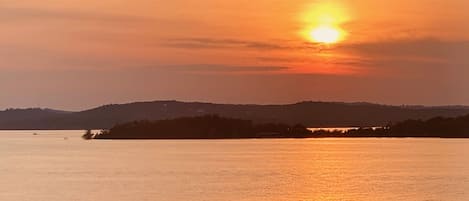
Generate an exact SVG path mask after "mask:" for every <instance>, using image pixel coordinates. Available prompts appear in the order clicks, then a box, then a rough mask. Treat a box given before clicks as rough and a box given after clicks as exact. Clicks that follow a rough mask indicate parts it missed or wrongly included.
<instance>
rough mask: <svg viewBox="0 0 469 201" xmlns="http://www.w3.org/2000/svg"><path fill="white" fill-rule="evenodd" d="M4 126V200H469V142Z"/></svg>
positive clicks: (0, 151) (0, 145)
mask: <svg viewBox="0 0 469 201" xmlns="http://www.w3.org/2000/svg"><path fill="white" fill-rule="evenodd" d="M32 133H34V131H1V132H0V200H1V201H144V200H151V201H159V200H162V201H166V200H168V201H172V200H177V201H179V200H181V201H186V200H194V201H258V200H269V201H275V200H279V201H283V200H287V201H288V200H298V201H300V200H304V201H306V200H319V201H322V200H370V201H371V200H373V201H375V200H393V201H394V200H409V201H410V200H412V201H415V200H417V201H418V200H422V201H433V200H435V201H437V200H448V201H455V200H456V201H457V200H461V201H463V200H469V140H462V139H306V140H302V139H298V140H296V139H295V140H293V139H282V140H200V141H196V140H194V141H191V140H188V141H84V140H81V138H80V135H81V134H82V133H83V131H40V132H39V131H36V133H38V135H33V134H32Z"/></svg>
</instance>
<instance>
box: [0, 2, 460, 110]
mask: <svg viewBox="0 0 469 201" xmlns="http://www.w3.org/2000/svg"><path fill="white" fill-rule="evenodd" d="M467 8H469V1H467V0H414V1H409V0H381V1H376V0H343V1H315V0H309V1H306V0H236V1H228V0H226V1H220V0H171V1H168V0H132V1H130V0H128V1H126V0H101V1H96V0H42V1H37V0H22V1H18V0H0V109H2V108H9V107H51V108H58V109H68V110H80V109H85V108H89V107H93V106H98V105H102V104H107V103H123V102H133V101H143V100H161V99H176V100H184V101H210V102H219V103H263V104H265V103H292V102H297V101H303V100H322V101H367V102H378V103H385V104H426V105H448V104H466V105H469V93H468V91H469V90H468V89H469V87H467V86H469V79H467V78H468V76H469V12H467ZM324 23H326V24H327V25H328V26H329V25H330V27H333V28H334V29H336V30H337V31H340V35H341V36H340V39H338V41H337V42H334V43H330V44H324V43H320V42H318V41H315V40H314V39H312V38H311V37H310V33H312V31H313V30H315V28H317V27H320V26H322V25H323V24H324Z"/></svg>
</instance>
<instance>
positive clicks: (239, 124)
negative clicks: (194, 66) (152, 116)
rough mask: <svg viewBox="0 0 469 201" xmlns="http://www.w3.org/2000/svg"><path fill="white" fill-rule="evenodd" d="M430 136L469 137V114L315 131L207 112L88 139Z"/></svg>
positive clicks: (127, 126) (120, 126) (144, 123)
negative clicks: (386, 124)
mask: <svg viewBox="0 0 469 201" xmlns="http://www.w3.org/2000/svg"><path fill="white" fill-rule="evenodd" d="M326 137H335V138H345V137H349V138H353V137H380V138H381V137H394V138H401V137H426V138H469V115H466V116H460V117H454V118H445V117H435V118H432V119H429V120H406V121H402V122H398V123H395V124H390V125H388V126H384V127H378V128H357V129H350V130H347V131H340V130H332V131H331V130H316V131H314V132H313V131H311V130H309V129H308V128H306V127H305V126H303V125H300V124H297V125H294V126H291V125H287V124H282V123H261V124H255V123H253V122H252V121H251V120H243V119H236V118H226V117H220V116H218V115H205V116H199V117H182V118H176V119H168V120H158V121H133V122H129V123H122V124H117V125H115V126H114V127H112V128H111V129H109V130H103V131H101V132H100V133H98V134H93V133H91V132H90V131H88V132H87V133H86V134H85V135H83V138H85V139H243V138H326Z"/></svg>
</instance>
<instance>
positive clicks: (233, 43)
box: [163, 38, 321, 50]
mask: <svg viewBox="0 0 469 201" xmlns="http://www.w3.org/2000/svg"><path fill="white" fill-rule="evenodd" d="M163 45H164V46H166V47H172V48H182V49H222V48H244V49H255V50H292V49H315V50H321V45H320V44H317V43H292V42H291V41H275V42H263V41H250V40H239V39H229V38H217V39H214V38H177V39H169V40H167V42H166V43H164V44H163Z"/></svg>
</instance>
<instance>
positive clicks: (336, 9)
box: [301, 2, 350, 44]
mask: <svg viewBox="0 0 469 201" xmlns="http://www.w3.org/2000/svg"><path fill="white" fill-rule="evenodd" d="M301 19H302V21H303V22H304V23H305V27H304V29H302V30H301V35H303V37H304V38H305V39H307V40H309V41H311V42H315V43H323V44H333V43H338V42H341V41H343V40H345V38H346V37H347V36H348V33H347V32H346V31H345V30H344V29H342V27H343V24H344V23H346V22H348V21H349V20H350V17H349V15H348V13H347V9H346V8H345V7H344V5H342V4H337V3H331V2H318V3H316V4H312V6H311V7H307V9H306V11H305V12H304V13H303V14H302V16H301Z"/></svg>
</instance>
